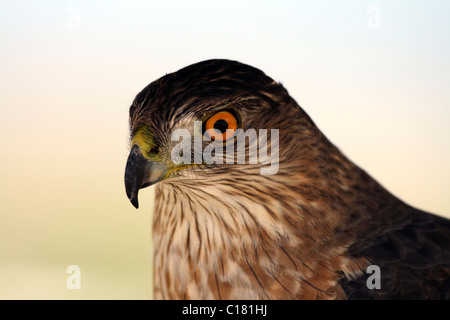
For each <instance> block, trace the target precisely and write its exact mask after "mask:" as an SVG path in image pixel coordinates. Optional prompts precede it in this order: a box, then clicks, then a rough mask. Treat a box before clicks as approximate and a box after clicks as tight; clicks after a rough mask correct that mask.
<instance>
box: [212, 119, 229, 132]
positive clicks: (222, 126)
mask: <svg viewBox="0 0 450 320" xmlns="http://www.w3.org/2000/svg"><path fill="white" fill-rule="evenodd" d="M214 129H216V130H219V131H220V132H221V133H225V132H226V131H227V129H228V122H226V121H225V120H223V119H220V120H217V121H216V122H215V123H214Z"/></svg>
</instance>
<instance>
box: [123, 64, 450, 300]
mask: <svg viewBox="0 0 450 320" xmlns="http://www.w3.org/2000/svg"><path fill="white" fill-rule="evenodd" d="M129 121H130V131H131V132H130V135H131V136H130V141H131V143H130V147H131V151H130V155H129V157H128V161H127V164H126V169H125V187H126V192H127V196H128V198H129V199H130V200H131V202H132V204H133V205H134V206H135V207H136V208H137V207H138V191H139V190H140V189H142V188H145V187H147V186H150V185H153V184H156V186H155V192H156V199H155V210H154V217H153V219H154V220H153V245H154V297H155V298H156V299H449V298H450V221H449V220H446V219H444V218H442V217H439V216H437V215H434V214H430V213H426V212H423V211H421V210H418V209H415V208H413V207H411V206H409V205H408V204H406V203H404V202H403V201H401V200H400V199H398V198H396V197H395V196H393V195H392V194H391V193H389V192H388V191H387V190H386V189H385V188H384V187H382V186H381V185H380V184H379V183H378V182H377V181H375V180H374V179H373V178H372V177H370V176H369V175H368V174H367V173H366V172H365V171H363V170H362V169H361V168H359V167H358V166H356V165H355V164H354V163H353V162H351V161H350V160H349V159H347V158H346V156H344V155H343V154H342V153H341V152H340V151H339V150H338V148H336V147H335V146H334V145H333V144H332V143H331V142H330V141H329V140H328V139H327V138H326V137H325V136H324V134H323V133H322V132H321V131H320V130H319V129H318V128H317V126H316V125H315V124H314V122H313V121H312V120H311V118H310V117H309V116H308V115H307V114H306V113H305V111H304V110H303V109H302V108H301V107H300V106H299V105H298V104H297V103H296V101H295V100H294V99H293V98H292V97H291V96H290V95H289V94H288V92H287V90H286V89H285V88H284V87H283V86H282V85H281V84H280V83H278V82H276V81H274V80H273V79H271V78H270V77H268V76H267V75H266V74H265V73H263V72H262V71H260V70H258V69H256V68H254V67H251V66H249V65H245V64H242V63H240V62H236V61H230V60H221V59H214V60H208V61H203V62H199V63H196V64H193V65H190V66H187V67H185V68H183V69H181V70H179V71H177V72H174V73H171V74H167V75H165V76H163V77H161V78H160V79H158V80H156V81H154V82H152V83H150V84H149V85H148V86H147V87H145V88H144V89H143V90H142V91H141V92H140V93H139V94H138V95H137V96H136V98H135V99H134V101H133V103H132V105H131V107H130V113H129ZM196 124H197V125H196ZM239 129H241V133H242V132H244V133H248V132H250V131H251V130H254V131H253V132H256V133H258V132H265V131H264V130H266V131H267V132H268V135H267V137H265V138H264V139H262V138H261V136H257V140H256V143H258V142H261V141H259V140H260V138H261V139H262V140H265V141H262V142H265V143H266V145H265V147H263V149H264V148H265V151H267V154H270V152H269V151H270V150H272V151H275V150H276V149H277V151H278V154H277V157H276V158H275V160H274V161H275V162H274V163H272V165H273V166H275V165H276V169H277V170H275V171H276V172H275V171H274V172H272V173H271V174H267V173H266V174H263V171H262V169H263V168H267V167H268V166H269V164H268V162H267V161H266V162H264V161H262V160H260V158H259V154H258V153H257V155H258V157H257V158H256V161H251V160H252V159H250V157H249V154H250V152H251V151H252V150H253V151H254V149H255V148H256V147H255V139H251V138H250V135H248V136H244V139H243V140H241V141H244V144H243V145H242V144H241V145H240V146H241V147H240V149H239V148H238V147H239V146H238V143H237V142H238V140H239V139H238V137H237V136H236V135H235V134H234V133H236V132H238V131H239ZM274 129H276V130H278V131H273V130H274ZM180 132H181V133H183V134H184V136H183V134H180ZM275 133H278V137H277V139H272V138H275ZM181 137H183V139H184V138H186V139H187V138H189V137H191V138H192V139H191V140H190V141H189V140H187V141H188V142H187V143H186V142H185V143H184V144H183V143H182V142H181V141H182V140H183V139H181ZM199 137H200V140H198V138H199ZM196 139H197V140H196ZM196 141H197V144H196V145H195V143H196ZM198 141H200V143H198ZM180 144H182V146H183V148H180ZM211 144H213V145H214V148H215V149H214V150H215V151H214V152H213V153H214V159H215V161H213V162H211V161H209V162H208V161H205V159H206V157H203V156H204V155H205V151H206V149H207V148H212V147H211ZM225 145H226V146H230V145H231V147H230V150H233V151H235V153H234V154H233V153H232V157H231V160H232V161H219V160H221V159H222V158H225V157H226V155H227V154H228V153H225V152H223V150H222V153H221V151H220V147H221V146H222V147H224V148H225ZM256 145H257V144H256ZM177 148H178V149H177ZM238 149H239V150H238ZM261 150H262V149H261V148H260V149H259V151H261ZM199 151H200V153H199ZM244 151H248V152H249V153H247V154H246V155H245V159H244V161H241V162H239V161H234V160H236V157H237V154H238V153H239V152H244ZM202 152H203V153H202ZM213 153H212V152H210V154H211V155H212V154H213ZM174 155H175V156H176V157H174ZM202 155H203V156H202ZM221 157H222V158H221ZM180 159H181V160H180ZM222 160H223V159H222ZM228 160H229V159H228ZM241 160H242V159H241ZM253 160H254V159H253ZM372 270H373V272H372ZM369 271H370V272H369ZM373 276H377V277H378V278H376V277H375V278H371V277H373Z"/></svg>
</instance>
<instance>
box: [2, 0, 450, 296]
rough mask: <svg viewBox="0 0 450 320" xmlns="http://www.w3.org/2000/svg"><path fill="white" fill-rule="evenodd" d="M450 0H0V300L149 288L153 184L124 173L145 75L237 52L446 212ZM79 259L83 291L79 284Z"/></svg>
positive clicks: (336, 138) (417, 199)
mask: <svg viewBox="0 0 450 320" xmlns="http://www.w3.org/2000/svg"><path fill="white" fill-rule="evenodd" d="M449 12H450V2H449V1H443V0H429V1H417V0H403V1H401V0H395V1H392V0H390V1H388V0H342V1H333V0H329V1H325V0H322V1H310V0H308V1H298V0H296V1H282V0H280V1H261V0H259V1H243V0H240V1H234V0H229V1H221V2H219V1H132V2H130V1H128V2H125V1H111V0H108V1H106V0H104V1H100V0H99V1H95V2H94V1H87V0H86V1H77V0H72V1H56V0H54V1H48V0H47V1H25V0H22V1H12V0H10V1H5V0H1V1H0V299H148V298H151V297H152V284H151V281H152V279H151V250H152V249H151V219H152V218H151V214H152V196H153V194H152V193H153V190H152V189H146V190H145V191H143V192H141V193H140V204H141V207H140V209H139V210H135V209H134V208H133V207H132V205H131V204H130V203H129V201H128V199H127V197H126V195H125V189H124V185H123V174H124V168H125V162H126V159H127V155H128V138H129V137H128V108H129V106H130V104H131V102H132V100H133V98H134V96H135V95H136V94H137V93H138V92H139V91H140V90H141V89H142V88H143V87H145V86H146V85H147V84H148V83H150V82H151V81H153V80H155V79H157V78H159V77H160V76H162V75H164V74H166V73H170V72H173V71H176V70H178V69H180V68H182V67H184V66H186V65H189V64H191V63H195V62H198V61H201V60H205V59H210V58H227V59H233V60H239V61H241V62H244V63H247V64H250V65H253V66H255V67H257V68H259V69H261V70H263V71H265V72H266V73H267V74H268V75H269V76H271V77H272V78H274V79H275V80H277V81H281V82H282V83H283V84H284V86H285V87H286V88H287V89H288V91H289V92H290V93H291V95H292V96H293V97H294V98H295V99H296V100H297V102H298V103H299V104H300V105H301V106H302V107H303V108H304V109H305V110H306V112H307V113H308V114H309V115H310V116H311V117H312V118H313V119H314V121H315V122H316V124H317V125H318V126H319V128H321V129H322V130H323V132H324V133H325V134H326V135H327V136H328V137H329V139H330V140H331V141H332V142H334V143H335V144H336V145H337V146H338V147H339V148H340V149H341V150H342V151H343V152H344V153H345V154H346V155H347V156H348V157H349V158H350V159H352V160H353V161H354V162H356V163H357V164H358V165H360V166H361V167H363V168H364V169H366V171H368V172H369V173H370V174H371V175H372V176H373V177H375V178H376V179H377V180H378V181H379V182H381V183H382V184H383V185H384V186H385V187H387V188H388V189H389V190H390V191H392V192H393V193H394V194H395V195H397V196H398V197H400V198H402V199H403V200H405V201H406V202H408V203H410V204H411V205H413V206H416V207H418V208H421V209H424V210H427V211H430V212H434V213H437V214H440V215H443V216H447V217H450V197H449V190H450V139H449V138H450V125H449V119H450V90H449V88H450V59H449V57H450V19H448V13H449ZM70 265H76V266H78V267H79V270H80V274H79V275H80V277H79V278H77V279H79V280H80V282H79V284H80V285H81V286H80V289H72V290H71V289H69V288H70V285H69V286H67V280H68V279H69V282H70V281H71V280H70V278H69V277H72V276H74V275H76V274H72V275H71V274H68V273H66V271H67V268H68V267H69V266H70Z"/></svg>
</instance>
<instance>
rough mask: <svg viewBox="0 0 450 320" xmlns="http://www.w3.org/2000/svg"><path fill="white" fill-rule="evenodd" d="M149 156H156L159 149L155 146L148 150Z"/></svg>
mask: <svg viewBox="0 0 450 320" xmlns="http://www.w3.org/2000/svg"><path fill="white" fill-rule="evenodd" d="M149 153H150V154H155V155H156V154H158V153H159V148H158V147H157V146H154V147H152V148H151V149H150V152H149Z"/></svg>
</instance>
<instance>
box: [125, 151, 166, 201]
mask: <svg viewBox="0 0 450 320" xmlns="http://www.w3.org/2000/svg"><path fill="white" fill-rule="evenodd" d="M166 173H167V166H165V165H164V164H162V163H161V162H157V161H151V160H148V159H146V158H145V157H144V156H143V155H142V153H141V150H140V149H139V147H138V146H137V145H134V146H133V148H132V149H131V152H130V155H129V156H128V160H127V166H126V168H125V190H126V192H127V196H128V199H130V201H131V203H132V204H133V206H134V207H135V208H136V209H137V208H139V201H138V193H139V190H140V189H143V188H146V187H148V186H151V185H153V184H155V183H157V182H159V181H161V180H163V179H164V178H165V176H166Z"/></svg>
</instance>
